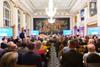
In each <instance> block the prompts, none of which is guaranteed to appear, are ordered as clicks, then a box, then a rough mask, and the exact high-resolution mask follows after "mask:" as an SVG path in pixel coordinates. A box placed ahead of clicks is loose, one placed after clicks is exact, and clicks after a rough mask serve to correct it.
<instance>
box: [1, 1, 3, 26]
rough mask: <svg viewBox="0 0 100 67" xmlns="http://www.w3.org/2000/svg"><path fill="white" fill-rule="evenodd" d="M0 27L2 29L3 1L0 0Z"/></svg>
mask: <svg viewBox="0 0 100 67" xmlns="http://www.w3.org/2000/svg"><path fill="white" fill-rule="evenodd" d="M0 27H3V0H0Z"/></svg>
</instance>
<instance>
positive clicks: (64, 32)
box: [63, 30, 72, 35]
mask: <svg viewBox="0 0 100 67" xmlns="http://www.w3.org/2000/svg"><path fill="white" fill-rule="evenodd" d="M71 34H72V31H71V30H63V35H71Z"/></svg>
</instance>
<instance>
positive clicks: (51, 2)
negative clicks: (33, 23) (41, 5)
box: [46, 0, 57, 23]
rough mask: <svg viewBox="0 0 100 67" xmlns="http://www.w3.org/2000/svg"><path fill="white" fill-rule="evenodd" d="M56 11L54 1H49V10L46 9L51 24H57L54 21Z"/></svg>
mask: <svg viewBox="0 0 100 67" xmlns="http://www.w3.org/2000/svg"><path fill="white" fill-rule="evenodd" d="M56 10H57V8H54V6H53V0H49V2H48V8H46V14H47V16H48V17H49V18H50V19H48V22H49V23H54V22H55V21H54V20H55V19H53V18H54V16H55V14H56Z"/></svg>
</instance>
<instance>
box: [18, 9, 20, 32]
mask: <svg viewBox="0 0 100 67" xmlns="http://www.w3.org/2000/svg"><path fill="white" fill-rule="evenodd" d="M18 31H21V13H20V11H19V10H18Z"/></svg>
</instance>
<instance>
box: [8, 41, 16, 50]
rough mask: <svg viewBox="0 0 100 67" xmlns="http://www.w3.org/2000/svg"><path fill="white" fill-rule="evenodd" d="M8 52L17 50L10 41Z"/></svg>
mask: <svg viewBox="0 0 100 67" xmlns="http://www.w3.org/2000/svg"><path fill="white" fill-rule="evenodd" d="M8 50H10V51H16V50H17V45H16V44H14V42H12V41H10V42H9V43H8Z"/></svg>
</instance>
